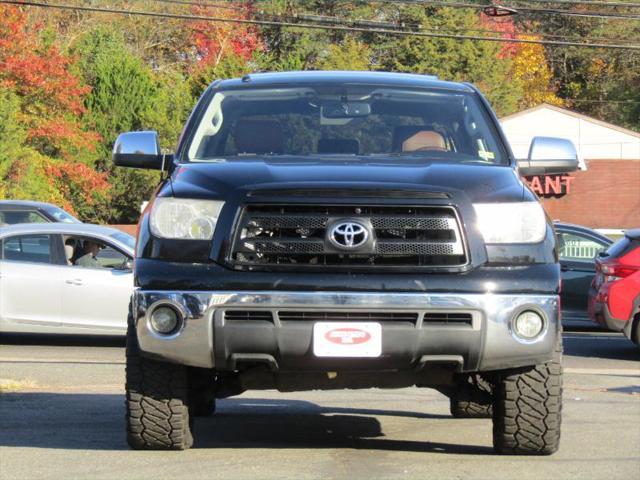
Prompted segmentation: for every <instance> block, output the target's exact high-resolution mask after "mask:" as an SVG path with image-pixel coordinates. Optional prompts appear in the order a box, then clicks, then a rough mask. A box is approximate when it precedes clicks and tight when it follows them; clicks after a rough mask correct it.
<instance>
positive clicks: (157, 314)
mask: <svg viewBox="0 0 640 480" xmlns="http://www.w3.org/2000/svg"><path fill="white" fill-rule="evenodd" d="M150 323H151V328H153V329H154V330H155V331H156V332H158V333H162V334H164V335H167V334H169V333H171V332H173V331H174V330H177V328H178V325H179V323H180V316H179V314H178V312H176V310H175V309H174V308H172V307H157V308H156V309H155V310H154V311H153V313H151V318H150Z"/></svg>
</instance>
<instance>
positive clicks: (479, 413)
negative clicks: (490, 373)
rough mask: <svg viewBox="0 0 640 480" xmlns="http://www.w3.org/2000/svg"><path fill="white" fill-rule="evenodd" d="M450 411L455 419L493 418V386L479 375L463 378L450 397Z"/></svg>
mask: <svg viewBox="0 0 640 480" xmlns="http://www.w3.org/2000/svg"><path fill="white" fill-rule="evenodd" d="M449 409H450V411H451V415H453V416H454V417H455V418H492V416H493V387H492V385H491V384H490V383H489V382H488V381H487V380H486V379H485V378H483V377H482V376H481V375H480V374H477V373H474V374H471V375H464V376H461V377H460V380H459V382H458V384H457V386H456V388H455V390H454V391H453V393H451V395H450V396H449Z"/></svg>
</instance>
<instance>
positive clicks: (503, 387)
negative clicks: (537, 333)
mask: <svg viewBox="0 0 640 480" xmlns="http://www.w3.org/2000/svg"><path fill="white" fill-rule="evenodd" d="M561 423H562V343H561V341H559V342H558V347H557V349H556V354H555V358H554V359H553V360H552V361H550V362H547V363H543V364H540V365H536V366H534V367H530V368H526V369H519V370H513V371H511V372H508V373H505V374H503V375H500V376H498V377H497V379H496V381H495V388H494V404H493V448H494V450H495V451H496V453H499V454H503V455H551V454H552V453H554V452H556V451H557V450H558V447H559V446H560V424H561Z"/></svg>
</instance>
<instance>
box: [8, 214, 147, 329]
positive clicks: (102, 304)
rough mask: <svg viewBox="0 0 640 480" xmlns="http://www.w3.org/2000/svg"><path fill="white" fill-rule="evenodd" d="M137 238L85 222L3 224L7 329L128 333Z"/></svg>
mask: <svg viewBox="0 0 640 480" xmlns="http://www.w3.org/2000/svg"><path fill="white" fill-rule="evenodd" d="M134 244H135V240H134V238H133V237H131V236H130V235H128V234H126V233H124V232H121V231H119V230H116V229H113V228H108V227H101V226H98V225H89V224H84V223H31V224H21V225H13V226H9V227H4V228H0V246H1V250H0V331H1V332H29V333H71V334H92V335H120V334H124V333H125V330H126V317H127V310H128V305H129V299H130V297H131V293H132V291H133V273H132V260H133V249H134Z"/></svg>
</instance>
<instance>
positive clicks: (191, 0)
mask: <svg viewBox="0 0 640 480" xmlns="http://www.w3.org/2000/svg"><path fill="white" fill-rule="evenodd" d="M134 1H135V0H134ZM156 1H157V2H160V3H169V4H178V5H185V6H197V7H203V8H207V7H212V8H221V9H226V10H234V11H237V12H242V13H247V8H248V7H247V6H246V5H245V6H227V5H222V4H220V3H213V2H203V1H195V0H156ZM252 14H253V16H254V17H259V18H267V19H273V18H275V19H278V18H280V19H281V18H288V19H295V20H296V21H299V20H307V21H312V22H321V23H329V24H343V25H344V24H349V25H353V26H360V27H381V28H394V29H399V28H415V29H420V30H422V25H421V24H419V23H404V22H402V23H395V22H385V21H379V20H368V19H363V18H357V19H350V18H337V17H331V16H328V15H317V14H315V13H293V14H291V15H289V16H287V17H282V16H281V15H275V14H269V13H264V11H262V10H259V11H254V12H252ZM496 23H500V22H499V21H496ZM447 32H478V33H489V34H496V33H497V32H496V31H495V30H491V29H486V28H447ZM503 33H504V35H503V37H502V38H504V39H509V38H516V36H518V35H519V36H535V37H541V38H550V39H553V38H557V39H564V40H574V39H575V40H578V39H580V36H577V37H570V36H568V35H567V34H564V35H558V34H552V33H546V32H534V31H517V32H516V31H514V32H503ZM583 39H584V40H587V41H591V42H622V43H625V42H627V41H628V40H627V39H625V38H616V37H587V38H583ZM625 44H626V45H628V43H625Z"/></svg>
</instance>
